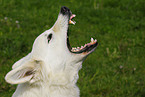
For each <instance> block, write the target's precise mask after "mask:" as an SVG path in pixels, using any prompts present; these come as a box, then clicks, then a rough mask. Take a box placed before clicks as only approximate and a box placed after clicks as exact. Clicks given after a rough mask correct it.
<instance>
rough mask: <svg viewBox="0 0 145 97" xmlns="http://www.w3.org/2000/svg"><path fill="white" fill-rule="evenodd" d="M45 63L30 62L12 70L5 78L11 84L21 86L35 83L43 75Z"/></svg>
mask: <svg viewBox="0 0 145 97" xmlns="http://www.w3.org/2000/svg"><path fill="white" fill-rule="evenodd" d="M42 65H43V63H42V61H38V60H29V61H26V62H24V63H23V64H21V65H20V66H18V67H17V68H14V69H12V70H11V71H10V72H9V73H8V74H7V75H6V77H5V80H6V81H7V82H8V83H10V84H21V83H25V82H30V83H33V82H35V81H37V80H38V79H37V78H36V76H38V74H39V75H40V73H41V67H42Z"/></svg>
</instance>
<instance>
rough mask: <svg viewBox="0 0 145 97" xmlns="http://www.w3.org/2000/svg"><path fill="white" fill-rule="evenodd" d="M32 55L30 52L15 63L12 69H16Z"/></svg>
mask: <svg viewBox="0 0 145 97" xmlns="http://www.w3.org/2000/svg"><path fill="white" fill-rule="evenodd" d="M30 57H31V53H29V54H28V55H27V56H25V57H23V58H22V59H20V60H19V61H17V62H16V63H14V65H13V66H12V69H15V68H16V67H19V66H21V65H22V64H23V63H24V62H26V61H28V60H29V59H30Z"/></svg>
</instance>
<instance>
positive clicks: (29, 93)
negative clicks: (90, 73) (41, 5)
mask: <svg viewBox="0 0 145 97" xmlns="http://www.w3.org/2000/svg"><path fill="white" fill-rule="evenodd" d="M74 17H75V15H74V14H72V13H71V11H70V10H69V9H68V8H67V7H62V8H61V10H60V13H59V15H58V19H57V21H56V22H55V24H54V25H53V27H52V28H50V29H49V30H47V31H45V32H43V33H42V34H41V35H39V36H38V37H37V38H36V40H35V41H34V44H33V47H32V51H31V52H30V53H29V54H28V55H27V56H25V57H24V58H22V59H20V60H19V61H17V62H16V63H15V64H14V65H13V66H12V70H11V71H10V72H9V73H8V74H7V75H6V77H5V80H6V81H7V82H8V83H10V84H18V87H17V89H16V91H15V93H14V94H13V97H79V88H78V87H77V86H76V82H77V80H78V72H79V70H80V69H81V67H82V62H83V61H84V60H85V58H86V57H87V56H88V55H89V54H90V53H92V52H93V51H94V50H95V48H96V47H97V44H98V43H97V40H94V39H93V38H91V42H90V43H87V44H86V45H84V46H81V47H77V48H72V47H71V46H70V44H69V39H68V33H67V31H68V27H69V24H75V22H74V21H72V20H71V19H72V18H74Z"/></svg>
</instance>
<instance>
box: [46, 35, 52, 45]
mask: <svg viewBox="0 0 145 97" xmlns="http://www.w3.org/2000/svg"><path fill="white" fill-rule="evenodd" d="M51 38H52V34H49V35H48V36H47V39H48V43H49V41H50V40H51Z"/></svg>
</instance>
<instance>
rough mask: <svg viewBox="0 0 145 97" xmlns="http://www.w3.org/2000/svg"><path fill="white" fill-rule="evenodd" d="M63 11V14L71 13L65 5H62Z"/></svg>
mask: <svg viewBox="0 0 145 97" xmlns="http://www.w3.org/2000/svg"><path fill="white" fill-rule="evenodd" d="M61 13H62V14H63V15H65V14H69V13H70V9H69V8H67V7H65V6H63V7H61Z"/></svg>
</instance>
